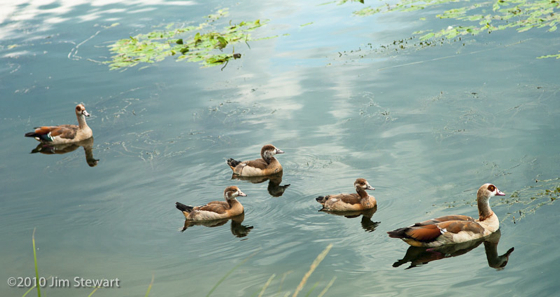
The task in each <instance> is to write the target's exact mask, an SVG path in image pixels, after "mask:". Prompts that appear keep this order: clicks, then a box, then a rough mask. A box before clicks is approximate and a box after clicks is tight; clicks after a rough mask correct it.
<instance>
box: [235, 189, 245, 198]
mask: <svg viewBox="0 0 560 297" xmlns="http://www.w3.org/2000/svg"><path fill="white" fill-rule="evenodd" d="M237 196H240V197H246V196H247V194H245V193H243V192H241V191H240V190H238V191H237Z"/></svg>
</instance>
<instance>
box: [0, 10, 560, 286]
mask: <svg viewBox="0 0 560 297" xmlns="http://www.w3.org/2000/svg"><path fill="white" fill-rule="evenodd" d="M325 2H326V1H283V2H282V4H281V5H279V4H278V2H277V1H239V2H237V3H226V2H224V1H200V2H198V1H196V2H195V1H158V0H152V1H148V0H146V1H134V0H124V1H123V0H120V1H111V0H94V1H62V0H61V1H53V0H43V1H39V0H37V1H23V0H22V1H11V2H7V1H3V2H2V3H1V4H0V11H1V12H0V59H1V61H2V63H0V97H1V100H0V136H1V138H2V139H3V140H4V143H5V145H4V146H2V147H0V155H1V156H2V157H1V160H2V161H1V162H0V173H1V178H0V188H1V189H2V195H0V197H1V198H0V199H1V202H2V207H1V208H0V225H1V226H2V228H1V229H0V238H1V239H2V240H1V244H0V253H1V257H0V265H1V266H2V267H3V269H2V270H1V271H0V280H2V285H0V295H1V296H22V295H23V294H24V293H25V291H26V290H27V289H24V288H17V287H10V286H9V285H8V284H7V282H6V281H5V280H8V279H9V277H33V276H34V275H35V270H34V261H33V253H32V251H33V248H32V240H31V238H32V233H33V230H34V229H35V228H36V233H35V240H36V245H37V258H38V266H39V273H40V275H41V276H44V277H52V279H70V280H73V279H74V278H75V277H83V278H86V279H104V278H106V279H115V278H118V279H119V280H120V288H103V289H99V290H97V291H96V292H95V293H94V295H93V296H143V295H144V294H145V293H146V291H147V289H148V286H149V285H150V283H151V281H152V276H154V281H153V287H152V288H151V291H150V296H185V295H189V296H206V295H207V294H208V293H210V292H211V293H212V296H256V295H258V294H259V293H260V292H261V290H262V289H263V287H265V286H266V284H267V281H268V280H269V279H271V281H270V283H269V285H268V286H267V287H266V291H265V293H264V295H265V296H285V295H287V294H289V295H291V294H293V292H294V290H295V289H296V287H297V286H298V284H299V283H300V281H301V280H302V278H303V277H304V275H305V273H306V272H307V271H308V270H309V268H310V265H311V263H312V262H313V261H314V259H315V258H316V257H317V256H318V255H319V254H320V253H321V252H322V251H323V250H325V249H326V248H327V246H329V244H332V249H331V250H330V251H329V253H328V254H327V255H326V256H325V258H324V259H323V261H322V262H321V263H320V265H319V266H318V267H317V268H316V269H315V271H314V272H313V274H311V276H310V277H309V279H308V280H307V283H306V284H305V286H304V287H303V290H302V292H301V293H300V295H304V294H307V293H308V292H309V291H310V290H312V292H311V294H310V296H318V295H319V294H321V292H322V291H323V290H324V289H327V291H326V294H325V295H324V296H341V295H343V294H345V295H349V296H407V295H415V296H418V295H421V296H436V295H459V294H468V295H482V296H490V295H492V296H503V295H507V296H551V295H555V294H557V291H558V289H560V286H559V285H558V281H557V279H556V278H557V275H558V273H559V272H560V268H559V267H560V253H558V252H557V248H556V244H559V243H560V240H559V237H558V235H557V234H558V232H557V231H555V230H556V229H555V226H556V225H557V222H558V219H559V218H560V216H559V208H558V203H554V201H553V200H554V199H555V197H557V195H556V196H555V194H547V193H546V192H545V191H546V190H552V191H554V190H555V189H556V187H558V184H559V183H560V182H559V181H558V177H559V176H560V172H559V171H558V164H559V161H560V160H559V157H560V155H559V154H558V147H559V145H560V136H559V135H560V134H559V133H558V131H559V128H560V121H558V116H557V115H558V114H559V112H560V92H559V91H560V84H559V80H558V76H559V74H560V73H559V69H560V68H559V65H560V64H559V62H558V61H560V60H556V59H537V58H536V57H538V56H542V55H547V54H553V53H556V52H557V51H558V49H559V48H560V38H559V35H558V33H556V32H552V33H551V32H546V31H545V30H544V29H532V30H529V31H527V32H524V33H517V32H516V31H515V30H505V31H496V32H492V34H487V33H486V34H480V35H477V36H465V37H463V38H462V40H461V41H447V40H446V41H444V42H442V43H438V45H437V46H432V47H427V48H422V47H421V46H418V45H415V44H418V43H419V42H420V41H419V40H418V39H417V38H413V39H409V38H410V37H411V36H414V35H413V34H412V32H414V31H416V30H424V29H426V28H432V29H437V28H440V27H442V26H443V27H446V26H448V25H456V24H454V23H453V20H447V21H442V20H439V19H436V18H433V17H429V18H428V17H427V15H428V14H427V12H425V11H421V12H409V13H399V12H395V13H387V14H379V15H373V16H368V17H357V16H354V15H353V12H354V11H356V10H358V9H361V8H362V7H363V5H362V4H360V3H350V2H349V3H346V4H344V5H337V4H336V3H327V4H325ZM367 2H369V1H367ZM321 4H324V5H321ZM368 4H370V3H368ZM229 5H231V6H229ZM370 5H372V4H370ZM374 5H375V4H374ZM220 8H229V15H228V16H227V17H225V18H223V19H220V20H219V21H218V22H217V23H216V24H215V26H216V27H217V28H221V27H223V26H227V24H228V23H229V22H230V20H231V21H232V22H233V23H239V22H241V21H253V20H256V19H262V20H265V19H269V20H270V21H269V23H268V24H267V25H266V26H264V27H262V28H259V29H258V30H255V31H253V32H252V35H253V36H254V37H255V38H260V37H270V36H276V35H280V36H279V37H277V38H270V39H264V40H259V41H252V42H249V45H250V47H248V46H247V45H246V44H237V45H236V46H235V50H236V51H237V52H240V53H242V58H241V59H238V60H234V61H230V62H229V63H228V65H227V66H226V67H225V68H223V69H221V68H222V67H210V68H201V67H200V65H199V64H197V63H188V62H184V61H181V62H177V61H175V60H174V58H167V59H166V60H164V61H162V62H158V63H154V64H149V65H148V66H150V67H147V68H143V66H146V65H147V64H140V65H138V66H136V67H132V68H129V69H126V70H125V71H120V70H117V71H110V70H109V67H108V65H107V64H103V63H101V62H104V61H108V60H110V56H111V52H110V51H109V48H108V46H109V45H111V44H112V43H114V42H115V41H117V40H119V39H124V38H128V37H129V36H134V35H136V34H145V33H148V32H151V31H153V30H155V29H154V28H161V26H162V24H163V25H165V24H169V23H185V24H190V23H198V22H201V20H203V17H204V16H205V15H208V14H211V13H214V12H215V11H216V10H217V9H220ZM444 8H445V9H449V8H450V7H447V6H445V7H444ZM444 8H441V7H440V8H438V9H444ZM434 11H435V10H434V9H432V10H431V12H434ZM434 15H435V13H434ZM421 17H426V18H427V21H420V20H419V19H420V18H421ZM116 23H118V25H114V26H111V25H112V24H116ZM302 25H304V26H302ZM285 34H287V35H285ZM401 40H403V42H406V43H405V45H406V46H404V49H401V48H400V47H399V44H400V43H399V42H400V41H401ZM395 41H399V42H395ZM394 42H395V43H396V44H397V45H394ZM224 51H226V52H231V51H232V48H231V47H228V48H226V49H224ZM77 103H84V105H85V106H86V108H87V110H88V111H89V113H90V114H91V115H92V116H91V117H90V118H88V124H89V125H90V127H91V128H92V130H93V133H94V142H93V143H89V144H86V145H85V146H83V147H74V148H73V149H71V151H70V152H66V153H64V154H41V153H34V154H30V152H31V151H32V150H33V149H35V148H36V146H37V142H36V141H34V140H32V139H30V138H25V137H23V135H24V134H25V133H26V132H29V131H31V129H32V128H33V127H35V126H39V125H56V124H74V123H75V121H76V120H75V117H74V113H73V110H74V106H75V105H76V104H77ZM267 143H272V144H274V145H275V146H277V147H278V148H280V149H282V150H284V151H285V154H283V155H279V156H278V160H279V161H280V162H281V163H282V165H283V167H284V173H283V176H282V177H281V181H280V180H279V179H275V180H263V181H259V180H237V179H233V180H232V174H231V170H230V168H229V167H228V166H227V165H226V163H225V161H226V160H227V159H228V158H235V159H241V160H247V159H253V158H257V157H258V155H259V152H260V148H261V147H262V146H263V145H264V144H267ZM93 159H98V161H97V162H96V161H94V160H93ZM95 164H97V165H96V166H93V167H91V166H90V165H95ZM358 177H363V178H366V179H367V180H368V181H369V183H370V184H371V185H372V186H373V187H375V188H376V190H375V191H373V192H371V193H372V194H373V195H374V196H375V197H376V198H377V201H378V208H377V210H376V212H375V213H374V214H373V215H371V214H369V216H371V218H369V216H368V215H366V217H365V218H364V217H363V216H357V217H352V218H347V217H344V216H337V215H332V214H328V213H325V212H319V211H318V210H319V209H320V205H319V204H318V203H317V202H316V201H315V198H316V197H317V196H320V195H325V194H332V193H340V192H352V191H353V186H352V184H353V182H354V180H355V179H356V178H358ZM486 182H491V183H494V184H495V185H496V186H498V187H499V189H500V190H502V191H503V192H505V193H506V196H505V197H504V198H503V199H499V198H498V197H495V198H493V199H492V200H491V201H490V202H491V205H492V206H493V210H494V212H495V213H496V214H497V215H498V217H500V219H501V233H500V234H496V236H494V237H493V238H492V239H491V240H488V241H487V242H484V243H482V242H478V243H476V244H474V245H469V246H464V247H461V248H462V250H458V251H457V250H455V251H447V253H440V254H433V253H432V254H429V253H428V254H425V253H424V254H422V251H417V250H414V249H411V250H408V247H409V246H408V245H407V244H406V243H404V242H402V241H400V240H397V239H391V238H389V237H388V236H387V234H386V232H387V231H390V230H393V229H395V228H397V227H402V226H406V225H408V224H411V223H414V222H417V221H420V220H423V219H428V218H431V217H435V216H440V215H447V214H466V215H471V216H475V217H476V215H477V210H476V206H475V205H474V204H473V203H474V201H475V197H476V190H477V189H478V187H479V186H480V185H482V184H483V183H486ZM286 184H290V186H289V187H287V188H280V189H279V186H283V185H286ZM230 185H237V186H239V187H240V189H241V190H242V191H243V192H244V193H246V194H247V197H241V198H239V201H240V202H241V203H242V204H243V205H244V207H245V215H244V218H242V219H237V220H236V221H233V222H232V221H227V222H219V224H218V225H220V224H221V225H220V226H214V227H208V226H188V228H187V229H186V230H184V232H181V230H182V229H183V228H184V223H185V222H184V217H183V215H182V214H181V213H180V212H179V211H178V210H177V209H175V202H176V201H179V202H182V203H185V204H189V205H201V204H204V203H206V202H208V201H211V200H221V199H222V193H223V190H224V188H225V187H227V186H230ZM282 190H283V191H284V192H283V193H282ZM543 192H544V193H545V194H544V195H540V194H542V193H543ZM532 198H535V199H532ZM251 227H252V228H251ZM500 236H501V237H500ZM498 241H499V244H498ZM512 247H514V248H515V250H514V251H513V253H512V254H511V255H510V256H509V261H508V263H507V266H505V267H502V268H499V269H496V267H499V266H500V265H502V264H503V263H502V262H503V261H502V260H503V259H502V258H498V256H500V255H503V254H505V253H506V252H507V251H508V250H509V249H510V248H512ZM405 254H406V257H405ZM399 260H402V261H400V262H399ZM436 260H437V261H436ZM500 261H502V262H500ZM405 262H407V263H405ZM422 264H423V265H422ZM394 266H395V267H394ZM411 266H412V267H413V268H411V269H405V268H408V267H411ZM232 269H233V272H232V273H231V274H229V275H228V276H227V278H225V279H224V280H223V281H222V282H220V280H221V279H222V278H223V277H225V276H226V274H227V273H228V272H229V271H231V270H232ZM273 276H274V277H273ZM271 277H273V278H271ZM52 279H51V280H52ZM333 280H334V282H333V283H332V285H330V286H329V283H331V281H333ZM217 284H219V285H218V286H217V287H216V288H215V289H213V288H214V286H215V285H217ZM91 291H92V289H91V288H85V289H84V288H43V293H44V294H45V295H46V296H87V295H89V294H90V293H91ZM33 294H35V292H31V293H30V295H29V296H31V295H33Z"/></svg>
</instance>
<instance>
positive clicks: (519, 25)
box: [354, 0, 560, 59]
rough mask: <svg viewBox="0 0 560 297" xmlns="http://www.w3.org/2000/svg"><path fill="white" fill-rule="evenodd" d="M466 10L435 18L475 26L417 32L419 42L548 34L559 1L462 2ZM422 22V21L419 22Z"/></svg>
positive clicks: (438, 1)
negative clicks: (512, 33)
mask: <svg viewBox="0 0 560 297" xmlns="http://www.w3.org/2000/svg"><path fill="white" fill-rule="evenodd" d="M453 2H460V1H458V0H401V1H400V2H398V3H396V4H394V5H389V4H385V5H381V6H378V7H371V6H368V7H365V8H363V9H360V10H358V11H355V12H354V15H356V16H369V15H373V14H377V13H387V12H394V11H400V12H406V11H415V10H425V9H427V8H429V7H433V6H438V7H440V6H442V5H444V4H448V3H453ZM464 3H465V4H464V5H466V6H463V7H458V8H457V7H456V8H452V9H449V10H445V11H444V12H443V13H441V14H436V15H435V17H436V18H439V19H455V20H458V21H462V22H469V23H476V24H474V25H458V26H448V27H447V28H445V29H442V30H439V31H436V32H433V31H417V32H414V33H415V34H422V36H421V37H420V39H421V40H422V41H427V40H431V39H438V38H447V39H453V38H455V37H457V36H463V35H477V34H480V33H483V32H488V33H491V32H492V31H497V30H505V29H508V28H515V29H517V31H518V32H525V31H528V30H530V29H532V28H548V31H549V32H554V31H556V30H557V29H558V27H557V26H558V23H559V22H560V14H558V12H559V11H558V10H560V1H559V0H497V1H486V2H480V3H475V4H473V3H470V2H464ZM421 20H425V18H422V19H421ZM553 57H555V58H557V59H560V53H558V54H551V55H545V56H540V57H538V58H553Z"/></svg>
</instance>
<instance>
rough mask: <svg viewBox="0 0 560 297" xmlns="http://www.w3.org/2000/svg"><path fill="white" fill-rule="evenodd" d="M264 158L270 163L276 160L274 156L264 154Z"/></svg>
mask: <svg viewBox="0 0 560 297" xmlns="http://www.w3.org/2000/svg"><path fill="white" fill-rule="evenodd" d="M262 158H263V160H264V161H265V162H266V164H270V163H272V161H273V160H276V159H275V158H274V157H268V155H267V156H262Z"/></svg>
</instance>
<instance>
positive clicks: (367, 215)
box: [319, 205, 381, 232]
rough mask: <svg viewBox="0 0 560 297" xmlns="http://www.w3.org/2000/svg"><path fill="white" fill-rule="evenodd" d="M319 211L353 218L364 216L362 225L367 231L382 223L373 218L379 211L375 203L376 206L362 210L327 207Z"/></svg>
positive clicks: (373, 229)
mask: <svg viewBox="0 0 560 297" xmlns="http://www.w3.org/2000/svg"><path fill="white" fill-rule="evenodd" d="M319 211H320V212H321V211H322V212H326V213H330V214H332V215H337V216H343V217H346V218H348V219H353V218H357V217H359V216H362V221H361V225H362V228H363V229H364V230H365V231H366V232H373V231H375V228H377V226H379V224H381V222H374V221H372V220H371V217H372V216H373V214H374V213H375V212H376V211H377V205H375V207H374V208H371V209H366V210H360V211H328V210H326V209H320V210H319Z"/></svg>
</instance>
